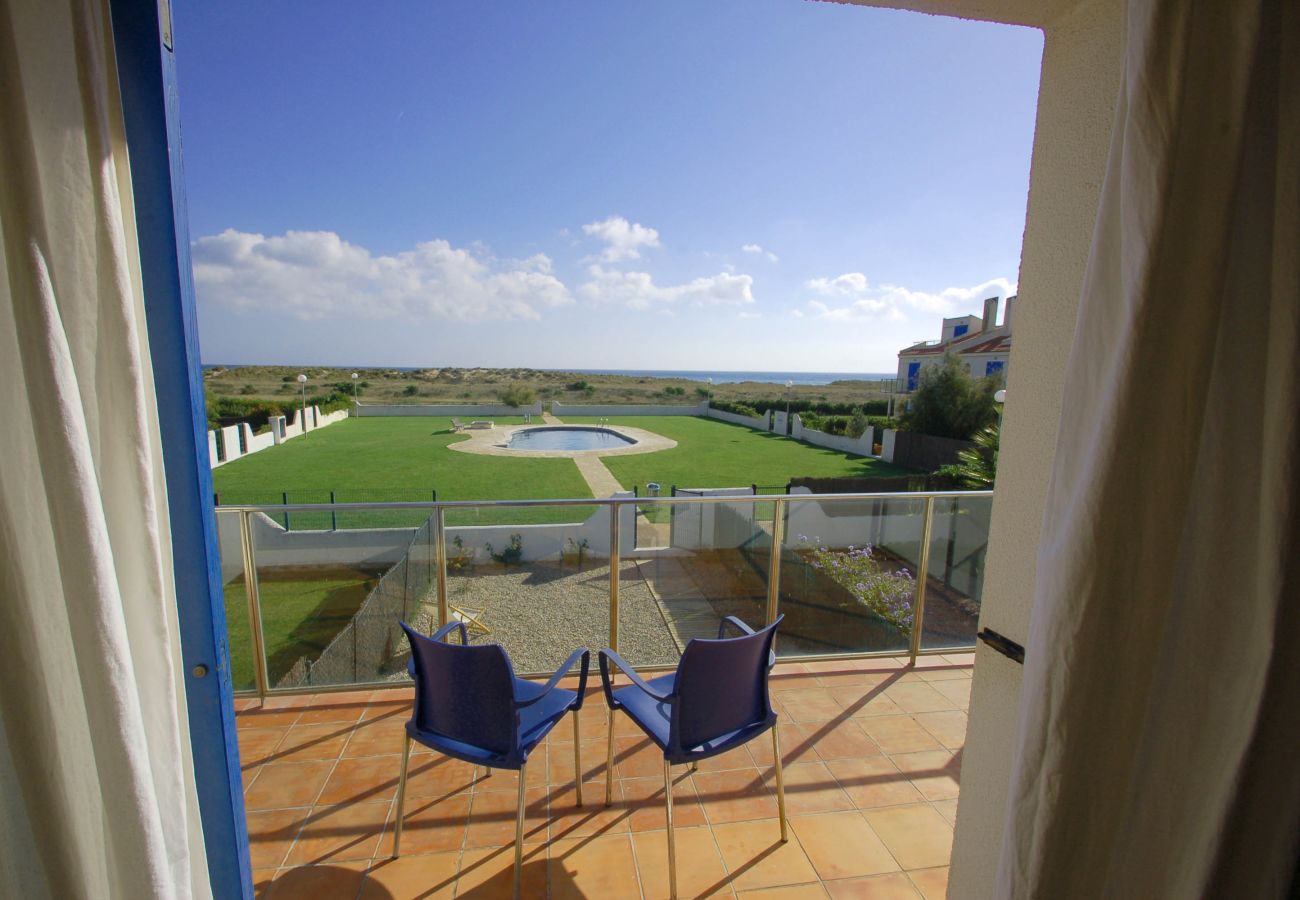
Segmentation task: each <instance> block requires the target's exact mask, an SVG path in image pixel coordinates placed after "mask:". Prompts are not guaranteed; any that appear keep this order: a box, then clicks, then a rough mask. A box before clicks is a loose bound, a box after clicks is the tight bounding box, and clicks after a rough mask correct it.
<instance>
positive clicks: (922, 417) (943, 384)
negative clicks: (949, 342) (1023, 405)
mask: <svg viewBox="0 0 1300 900" xmlns="http://www.w3.org/2000/svg"><path fill="white" fill-rule="evenodd" d="M1001 386H1002V384H1001V381H1000V380H999V379H997V378H981V379H979V380H978V381H977V380H975V379H973V378H971V376H970V375H969V374H968V373H967V371H966V366H965V365H964V364H963V363H962V362H961V361H959V360H958V359H957V357H956V355H954V354H952V353H947V354H945V355H944V357H943V361H942V362H941V363H940V364H939V365H936V366H926V367H924V368H923V369H921V378H920V382H919V383H918V385H917V388H916V393H915V394H913V395H912V401H911V406H910V407H909V409H908V410H907V412H905V413H904V414H903V417H902V421H901V425H902V427H903V428H904V429H905V430H907V431H915V432H919V433H920V434H931V435H934V436H935V437H948V438H957V439H958V440H962V441H968V440H970V439H971V437H972V436H974V435H975V433H976V432H978V431H979V430H980V429H981V428H986V427H988V426H989V425H992V424H993V423H994V422H996V421H997V418H998V411H997V404H996V403H994V401H993V394H994V393H995V392H996V391H997V389H998V388H999V387H1001Z"/></svg>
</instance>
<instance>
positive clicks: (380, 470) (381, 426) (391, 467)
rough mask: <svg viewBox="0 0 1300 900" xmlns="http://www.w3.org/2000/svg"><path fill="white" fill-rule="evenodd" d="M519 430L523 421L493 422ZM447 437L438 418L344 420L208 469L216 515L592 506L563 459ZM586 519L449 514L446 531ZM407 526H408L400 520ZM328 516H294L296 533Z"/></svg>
mask: <svg viewBox="0 0 1300 900" xmlns="http://www.w3.org/2000/svg"><path fill="white" fill-rule="evenodd" d="M495 421H496V422H497V423H498V424H522V422H523V419H522V418H509V417H506V418H499V419H495ZM466 439H467V438H466V435H464V434H453V433H452V430H451V419H450V418H445V417H405V416H403V417H395V418H367V419H347V420H345V421H343V422H339V423H337V424H335V425H330V426H329V427H327V428H322V429H321V430H320V431H315V432H312V433H310V434H308V435H306V436H304V437H300V438H295V439H293V440H291V441H289V442H287V443H285V444H283V445H281V446H279V447H273V448H270V449H268V450H264V451H262V452H261V453H256V454H253V455H251V456H246V457H244V458H242V459H237V460H234V461H233V462H229V463H227V464H226V465H224V466H222V467H220V468H219V469H215V470H214V471H213V473H212V480H213V487H214V488H215V490H216V492H217V494H218V495H219V496H220V497H221V502H222V504H224V505H232V504H241V503H246V504H253V503H280V502H281V494H282V493H283V492H287V493H288V494H289V502H291V503H294V502H299V503H328V502H329V499H330V491H334V492H335V498H336V500H337V501H338V502H339V503H349V502H353V503H362V502H368V501H369V502H384V501H397V500H429V499H430V498H431V494H430V491H431V490H436V491H437V492H438V499H439V500H531V499H539V498H555V497H574V498H582V497H590V496H591V491H590V490H589V489H588V488H587V482H586V481H584V480H583V478H582V475H580V474H579V473H578V467H577V466H575V465H574V463H573V461H572V460H569V459H510V458H503V457H496V456H478V455H476V454H472V453H456V452H453V451H449V450H447V449H446V448H447V445H449V444H451V443H454V442H456V441H463V440H466ZM589 514H590V511H589V510H587V511H584V510H581V509H580V510H574V509H538V510H528V509H518V510H501V511H498V512H496V513H495V515H494V517H488V516H487V515H486V513H485V514H484V515H481V516H480V515H476V514H475V513H472V512H471V513H457V514H455V516H453V517H450V518H449V521H453V522H454V521H455V520H456V519H462V520H464V521H463V523H464V524H473V523H474V522H479V521H481V522H483V523H485V524H486V523H488V522H489V521H491V522H502V521H504V522H509V523H511V524H521V525H524V524H531V523H544V522H572V521H575V516H576V517H578V518H585V517H586V515H589ZM340 515H341V516H343V517H347V518H345V519H344V518H341V519H340V521H339V522H338V525H339V527H377V526H381V525H388V526H394V525H419V524H421V523H422V522H423V521H424V517H422V516H417V517H416V519H417V520H412V521H398V520H397V519H396V518H395V515H396V514H393V513H388V514H383V515H381V514H379V513H369V514H364V515H363V514H358V513H350V514H348V513H343V514H340ZM407 518H408V519H409V518H410V516H407ZM331 524H332V523H331V522H330V520H329V516H328V514H326V513H296V514H294V516H293V519H292V526H293V527H294V528H328V527H330V525H331Z"/></svg>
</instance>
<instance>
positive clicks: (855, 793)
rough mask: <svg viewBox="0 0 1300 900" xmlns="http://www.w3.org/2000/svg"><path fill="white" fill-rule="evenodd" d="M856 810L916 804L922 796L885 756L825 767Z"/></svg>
mask: <svg viewBox="0 0 1300 900" xmlns="http://www.w3.org/2000/svg"><path fill="white" fill-rule="evenodd" d="M826 767H827V768H828V769H830V771H831V774H832V775H834V776H835V780H836V781H838V782H839V784H840V787H841V788H842V789H843V790H844V792H845V793H846V794H848V796H849V799H850V800H852V801H853V804H854V805H855V806H856V807H857V808H858V809H872V808H874V807H877V806H899V805H902V804H904V803H917V802H919V801H920V800H921V799H922V797H921V794H920V792H919V791H917V789H916V788H915V787H913V786H912V782H911V780H910V779H909V778H908V777H907V776H906V775H904V774H903V773H902V772H900V771H898V767H897V766H895V765H894V764H893V763H892V762H890V760H889V758H888V757H885V756H876V757H871V758H869V759H836V760H832V761H831V762H829V763H827V764H826Z"/></svg>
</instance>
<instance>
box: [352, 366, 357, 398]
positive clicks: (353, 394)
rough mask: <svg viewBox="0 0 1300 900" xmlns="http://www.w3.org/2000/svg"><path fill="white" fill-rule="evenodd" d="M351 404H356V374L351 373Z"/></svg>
mask: <svg viewBox="0 0 1300 900" xmlns="http://www.w3.org/2000/svg"><path fill="white" fill-rule="evenodd" d="M352 402H353V403H356V402H357V373H356V372H353V373H352Z"/></svg>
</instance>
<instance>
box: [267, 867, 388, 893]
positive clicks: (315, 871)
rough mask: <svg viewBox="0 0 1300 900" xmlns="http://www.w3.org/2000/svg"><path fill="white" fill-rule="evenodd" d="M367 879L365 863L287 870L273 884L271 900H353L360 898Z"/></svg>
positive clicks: (268, 891)
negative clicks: (335, 899) (324, 899)
mask: <svg viewBox="0 0 1300 900" xmlns="http://www.w3.org/2000/svg"><path fill="white" fill-rule="evenodd" d="M364 877H365V865H364V864H362V863H328V864H325V865H319V866H303V867H301V868H296V869H283V870H281V871H280V873H279V874H278V875H277V876H276V878H275V881H273V882H271V886H270V889H269V890H267V892H266V894H265V896H266V898H267V900H321V898H322V897H338V898H340V900H341V898H348V900H351V898H353V897H355V896H356V895H357V891H358V890H360V888H361V881H362V879H363V878H364Z"/></svg>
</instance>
